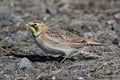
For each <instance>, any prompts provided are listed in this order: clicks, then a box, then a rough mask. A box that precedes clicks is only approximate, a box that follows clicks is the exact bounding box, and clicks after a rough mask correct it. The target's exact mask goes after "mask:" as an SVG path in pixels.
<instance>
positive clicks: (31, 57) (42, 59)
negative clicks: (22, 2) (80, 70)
mask: <svg viewBox="0 0 120 80" xmlns="http://www.w3.org/2000/svg"><path fill="white" fill-rule="evenodd" d="M5 56H14V57H17V58H24V57H26V58H28V59H29V60H30V61H32V62H47V61H57V62H60V61H62V59H64V57H62V56H59V57H52V56H40V55H24V54H7V55H5Z"/></svg>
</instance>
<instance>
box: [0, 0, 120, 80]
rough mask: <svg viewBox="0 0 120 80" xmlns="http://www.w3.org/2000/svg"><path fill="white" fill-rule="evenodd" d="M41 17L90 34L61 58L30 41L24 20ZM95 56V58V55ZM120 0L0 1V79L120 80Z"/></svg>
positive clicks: (81, 33)
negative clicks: (90, 41)
mask: <svg viewBox="0 0 120 80" xmlns="http://www.w3.org/2000/svg"><path fill="white" fill-rule="evenodd" d="M32 20H40V21H42V22H44V23H45V24H46V25H47V26H49V27H59V28H61V29H65V30H68V31H70V32H72V33H74V34H76V35H79V36H84V37H87V38H91V39H93V40H95V41H97V42H100V43H102V44H103V45H101V46H96V45H86V46H82V47H81V51H82V52H83V53H90V54H91V56H90V55H84V56H83V55H81V54H79V55H77V56H76V57H71V58H69V59H67V60H65V61H64V62H63V63H62V64H60V61H61V60H62V59H63V57H53V56H48V55H46V54H44V52H43V51H42V50H41V49H40V48H39V47H38V46H37V45H36V44H35V42H34V39H33V36H32V34H31V33H30V32H29V31H28V29H27V27H26V26H25V24H26V23H27V22H29V21H32ZM96 55H97V56H99V57H95V56H96ZM119 79H120V0H74V1H73V0H0V80H119Z"/></svg>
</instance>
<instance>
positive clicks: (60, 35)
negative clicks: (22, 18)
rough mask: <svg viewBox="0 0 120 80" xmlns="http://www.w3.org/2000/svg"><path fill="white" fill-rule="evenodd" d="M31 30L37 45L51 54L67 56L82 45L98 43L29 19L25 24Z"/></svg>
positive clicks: (75, 51) (74, 52) (77, 50)
mask: <svg viewBox="0 0 120 80" xmlns="http://www.w3.org/2000/svg"><path fill="white" fill-rule="evenodd" d="M27 26H28V27H29V30H30V31H31V32H32V34H33V36H34V39H35V42H36V43H37V45H38V46H39V47H40V48H41V49H42V50H43V51H44V52H45V53H47V54H51V55H52V56H61V55H65V56H66V57H65V58H64V59H63V60H62V62H63V61H64V60H65V59H66V58H67V57H68V56H72V55H74V54H76V53H77V52H79V49H78V48H80V47H82V46H83V45H89V44H91V45H100V44H101V43H97V42H95V41H93V40H90V39H86V38H83V37H79V36H77V35H75V34H73V33H71V32H69V31H66V30H62V29H59V28H54V27H47V26H46V25H45V24H44V23H42V22H40V21H31V22H29V23H28V24H27Z"/></svg>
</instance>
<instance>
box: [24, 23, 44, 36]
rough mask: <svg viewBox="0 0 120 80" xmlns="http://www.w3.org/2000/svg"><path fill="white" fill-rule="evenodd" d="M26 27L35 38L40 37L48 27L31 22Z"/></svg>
mask: <svg viewBox="0 0 120 80" xmlns="http://www.w3.org/2000/svg"><path fill="white" fill-rule="evenodd" d="M26 25H27V26H28V29H29V30H30V31H31V32H32V34H33V35H34V36H35V37H37V36H39V35H40V34H41V33H42V32H43V31H44V28H45V27H46V25H45V24H44V23H42V22H40V21H31V22H28V23H27V24H26Z"/></svg>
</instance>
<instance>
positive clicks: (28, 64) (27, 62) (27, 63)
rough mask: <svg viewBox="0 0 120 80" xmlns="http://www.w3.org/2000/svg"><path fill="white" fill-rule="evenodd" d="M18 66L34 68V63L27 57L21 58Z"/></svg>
mask: <svg viewBox="0 0 120 80" xmlns="http://www.w3.org/2000/svg"><path fill="white" fill-rule="evenodd" d="M18 66H19V68H20V69H25V68H27V69H29V68H32V64H31V62H30V60H28V59H27V58H23V59H21V60H20V62H19V63H18Z"/></svg>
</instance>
